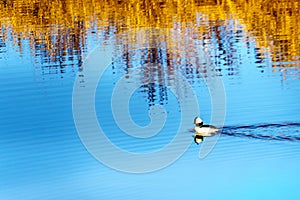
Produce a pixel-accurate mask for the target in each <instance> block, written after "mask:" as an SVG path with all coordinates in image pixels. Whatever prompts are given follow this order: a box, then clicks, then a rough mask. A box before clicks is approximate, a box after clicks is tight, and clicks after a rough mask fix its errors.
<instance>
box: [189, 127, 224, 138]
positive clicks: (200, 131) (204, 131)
mask: <svg viewBox="0 0 300 200" xmlns="http://www.w3.org/2000/svg"><path fill="white" fill-rule="evenodd" d="M194 130H195V133H196V135H201V136H212V135H213V134H215V133H217V132H218V131H219V129H217V128H216V127H213V126H207V127H205V126H202V127H199V126H196V127H195V129H194Z"/></svg>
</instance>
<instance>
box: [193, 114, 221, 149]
mask: <svg viewBox="0 0 300 200" xmlns="http://www.w3.org/2000/svg"><path fill="white" fill-rule="evenodd" d="M194 124H195V128H194V130H195V134H196V135H193V138H194V142H195V143H196V144H197V145H198V144H200V143H201V142H202V141H203V139H204V137H209V136H212V135H214V134H216V133H217V132H219V129H217V128H216V127H215V126H212V125H208V124H203V121H202V119H201V118H200V117H195V119H194Z"/></svg>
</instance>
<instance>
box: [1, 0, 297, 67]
mask: <svg viewBox="0 0 300 200" xmlns="http://www.w3.org/2000/svg"><path fill="white" fill-rule="evenodd" d="M299 4H300V3H299V1H297V0H280V1H271V0H247V1H246V0H126V1H125V0H106V1H94V0H76V1H75V0H54V1H46V0H23V1H18V0H2V1H1V3H0V17H1V19H2V20H1V21H0V25H1V27H2V33H0V34H2V38H3V39H2V40H3V41H4V42H5V41H6V40H7V39H8V38H7V35H10V34H9V32H11V35H12V38H13V40H14V43H15V45H16V46H19V48H20V51H22V46H21V43H20V42H19V41H20V40H22V39H28V40H29V41H30V48H31V49H32V50H33V51H34V52H35V55H36V56H41V57H43V58H45V57H46V58H47V59H48V61H49V62H62V61H63V59H65V58H64V57H65V56H68V57H67V58H66V59H69V60H71V61H72V60H73V61H74V59H75V60H77V61H76V63H77V64H80V63H81V62H82V59H83V58H82V56H83V55H84V53H83V52H84V49H85V45H86V42H85V40H86V37H87V35H88V34H89V33H94V32H95V33H96V32H99V31H102V32H104V39H107V38H108V37H109V35H111V34H118V33H120V34H121V33H123V32H124V31H127V30H131V29H134V28H143V27H159V28H173V29H177V30H180V31H181V34H182V37H191V38H193V39H195V40H202V41H203V44H204V45H205V42H206V40H207V39H210V38H211V37H212V35H215V36H216V38H217V40H218V43H219V44H221V46H222V38H223V37H224V36H223V35H220V33H221V32H220V30H221V29H222V27H223V26H228V23H229V21H233V24H231V25H229V26H230V28H232V29H233V30H234V31H236V34H238V32H239V31H246V32H247V34H250V35H252V36H254V37H255V40H256V42H257V49H256V55H257V62H258V63H259V62H262V63H263V62H264V60H265V59H266V57H267V56H268V55H270V57H271V61H272V64H273V65H274V67H275V66H287V67H288V66H297V65H299V59H300V52H299V51H300V42H299V40H300V39H299V34H300V26H299V20H300V13H299V12H300V10H299V9H300V5H299ZM203 16H205V18H206V19H205V20H204V19H201V18H203ZM240 25H241V26H242V28H241V27H238V26H240ZM187 30H190V32H189V33H187ZM175 39H176V38H175ZM170 42H176V41H170ZM185 47H186V48H193V47H190V46H189V45H188V44H185ZM221 50H222V49H221ZM229 50H230V48H229V49H227V50H225V49H223V50H222V51H226V58H225V60H226V62H225V64H226V65H228V66H229V65H231V64H233V63H232V62H234V61H233V59H232V57H234V56H235V55H233V54H234V52H231V53H229ZM188 51H189V50H187V52H188ZM78 55H79V56H78ZM62 57H63V59H62ZM47 59H46V61H45V62H48V61H47Z"/></svg>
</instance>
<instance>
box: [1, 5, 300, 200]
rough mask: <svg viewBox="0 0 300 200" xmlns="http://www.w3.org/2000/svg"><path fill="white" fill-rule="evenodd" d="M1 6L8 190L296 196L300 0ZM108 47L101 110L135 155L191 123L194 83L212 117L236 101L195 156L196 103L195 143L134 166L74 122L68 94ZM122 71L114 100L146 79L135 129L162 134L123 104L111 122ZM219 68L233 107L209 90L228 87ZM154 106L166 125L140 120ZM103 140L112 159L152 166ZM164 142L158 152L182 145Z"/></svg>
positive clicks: (8, 193) (50, 195)
mask: <svg viewBox="0 0 300 200" xmlns="http://www.w3.org/2000/svg"><path fill="white" fill-rule="evenodd" d="M125 5H126V6H125ZM0 9H1V12H0V16H1V22H0V23H1V30H0V77H1V78H0V81H1V87H0V130H1V131H0V133H1V134H0V199H20V198H22V199H41V198H42V199H57V198H59V199H74V198H80V199H108V198H111V199H124V198H128V199H139V198H141V197H143V198H145V199H162V198H167V199H171V198H172V199H182V198H186V199H200V198H203V199H241V198H243V199H269V198H272V199H282V198H286V199H297V197H298V196H299V192H298V190H297V189H298V187H297V185H298V180H299V176H298V173H297V172H298V169H299V163H300V160H299V158H300V157H299V155H300V154H299V152H300V146H299V142H300V141H299V139H300V138H299V137H300V125H299V123H300V114H299V113H300V103H299V100H298V99H299V97H300V81H299V66H300V59H299V58H300V51H299V47H300V46H299V37H298V36H299V25H298V23H299V16H300V15H299V14H298V13H299V2H297V1H280V2H269V1H262V2H260V1H255V2H254V1H253V2H251V1H242V0H239V1H229V0H226V1H209V0H207V1H185V2H182V1H145V2H136V1H111V2H109V3H107V2H100V3H99V2H89V1H85V0H83V1H76V2H72V1H63V2H53V3H49V2H44V1H39V2H29V1H28V2H27V1H22V2H17V1H9V2H8V1H2V2H1V3H0ZM12 14H13V15H12ZM149 27H156V28H155V29H153V28H149ZM140 30H143V31H142V32H141V31H140ZM99 45H100V47H101V48H104V50H103V52H102V53H101V56H100V58H99V61H98V63H97V65H98V64H99V65H100V63H104V60H108V61H109V65H108V66H107V68H106V70H105V71H104V73H103V76H102V77H101V79H100V81H99V84H98V85H97V88H96V89H95V111H96V117H97V120H98V121H99V124H100V126H101V128H102V129H103V131H104V132H105V135H106V137H107V138H108V139H109V140H110V141H112V142H113V143H114V144H115V145H117V146H118V147H120V148H122V149H124V150H126V151H127V152H131V153H144V154H147V153H148V154H151V153H155V152H158V151H161V150H162V149H163V148H164V147H165V145H166V144H170V143H171V142H172V139H174V138H175V135H176V133H177V131H178V129H179V127H180V122H182V119H181V118H180V116H181V114H182V113H183V110H182V107H181V105H180V101H179V99H184V100H185V102H187V103H186V104H184V105H192V103H191V102H192V96H191V95H190V92H191V91H192V92H194V93H195V96H196V97H197V99H198V105H199V109H200V115H201V117H202V119H203V120H204V122H206V123H211V122H214V120H215V118H214V117H212V116H213V115H214V112H217V113H219V114H220V113H221V114H222V111H223V110H225V111H226V116H225V122H224V128H223V134H222V135H221V136H220V138H217V136H215V137H213V138H206V139H205V142H209V140H214V139H218V140H217V143H216V145H215V146H214V148H213V150H212V151H211V152H210V153H209V154H208V155H207V156H206V157H205V158H204V159H199V150H200V149H202V150H203V148H204V147H203V146H204V144H201V145H199V146H197V145H195V144H193V143H192V140H193V138H192V137H191V136H192V133H191V132H189V129H190V128H193V124H192V122H193V117H194V115H193V117H192V118H191V119H184V120H186V121H190V124H188V125H186V126H184V127H183V128H184V130H186V131H184V132H182V135H184V139H183V140H184V141H190V143H191V145H189V146H188V149H187V151H185V152H184V153H183V155H182V156H181V157H180V158H179V159H178V160H176V162H174V163H173V164H172V165H169V166H167V167H166V168H163V169H161V170H158V171H155V172H152V173H146V174H130V173H124V172H120V171H118V170H114V169H111V168H109V167H107V166H106V165H105V164H103V163H101V162H99V161H98V160H96V159H95V158H94V157H93V155H91V154H90V153H89V152H88V151H87V149H86V147H85V146H84V145H83V143H82V142H81V140H80V137H79V135H78V129H76V127H75V122H74V116H73V114H74V113H73V109H72V98H74V96H72V95H73V87H74V83H75V82H76V81H79V83H80V86H82V87H88V86H89V83H91V81H92V82H93V80H91V79H90V78H89V76H88V73H87V70H88V69H87V67H86V66H87V65H86V64H85V62H86V60H87V59H88V58H89V57H88V56H89V55H91V53H92V52H93V50H94V49H95V48H96V47H98V46H99ZM177 73H180V74H181V75H182V76H183V77H184V78H185V80H186V81H187V83H188V84H187V83H185V84H183V82H180V79H178V76H177ZM122 77H124V81H125V83H126V84H121V86H122V87H121V88H122V90H119V91H117V92H118V93H117V94H118V95H117V98H116V99H117V101H116V103H117V106H119V107H118V109H117V110H119V109H121V108H122V104H119V103H122V102H125V99H126V94H127V92H126V91H129V89H130V84H131V83H141V87H139V88H138V89H137V90H136V91H134V93H133V94H132V96H131V98H130V100H129V102H128V108H129V112H130V116H131V118H132V120H133V121H134V122H135V123H136V124H137V125H138V126H140V127H138V126H137V127H135V128H136V129H137V130H143V131H137V135H136V136H138V137H145V136H146V135H147V134H153V136H152V137H149V138H134V137H132V136H131V135H130V133H132V132H133V131H134V130H135V129H134V128H133V127H131V126H129V129H130V131H129V135H128V133H127V134H126V132H124V131H122V128H126V125H132V124H130V123H124V122H125V120H126V119H127V118H126V114H125V113H124V114H122V113H121V114H120V115H118V116H117V117H119V118H118V119H119V120H117V122H116V121H115V120H114V117H116V116H114V113H113V109H112V108H111V98H112V95H113V94H114V89H115V87H116V86H118V83H119V82H118V81H119V80H120V79H121V78H122ZM216 80H222V83H223V84H224V89H225V94H226V107H224V106H222V105H223V104H222V102H223V101H224V99H218V101H217V103H218V104H217V105H215V104H214V102H213V101H211V97H212V96H214V95H215V94H214V93H215V92H216V91H218V90H217V88H214V87H212V89H210V88H208V87H207V83H209V84H213V83H215V82H216ZM190 87H191V88H192V89H191V88H190ZM172 89H174V90H176V94H174V93H173V92H172ZM82 91H84V92H85V91H86V90H84V89H83V90H82ZM86 94H87V95H88V93H86ZM176 95H177V96H176ZM73 100H74V99H73ZM82 105H86V104H85V103H84V102H82ZM120 105H121V106H120ZM156 105H160V106H161V107H159V106H156ZM162 108H163V109H162ZM153 109H154V110H153ZM151 110H152V111H151ZM85 111H86V110H83V113H84V114H86V113H85ZM185 111H186V112H187V113H191V114H193V113H195V115H196V114H197V113H198V110H197V109H196V108H195V107H193V106H187V107H185ZM149 112H150V113H151V115H150V116H149V115H148V114H149ZM151 116H152V117H154V118H153V119H155V117H158V118H157V119H158V121H156V123H158V124H161V123H164V125H163V126H162V127H160V126H159V125H157V124H154V125H153V126H151V128H148V129H143V126H147V125H149V123H150V121H151V119H150V117H151ZM215 121H217V122H218V123H219V122H220V120H215ZM89 123H90V121H89V120H87V121H86V127H87V128H90V125H89ZM221 125H222V124H221ZM120 126H122V127H120ZM156 133H157V134H156ZM155 134H156V135H155ZM185 135H186V137H185ZM184 141H183V142H182V143H184ZM97 145H99V146H103V144H102V143H100V144H97ZM177 145H179V146H180V145H181V143H180V142H179V143H178V144H177ZM103 152H104V153H105V155H107V156H108V157H109V159H110V160H111V161H115V162H116V163H117V162H121V163H122V162H124V163H126V164H128V165H129V167H132V168H134V167H136V166H139V165H141V166H142V165H143V163H140V162H131V163H129V162H130V160H125V158H124V157H122V156H120V155H121V154H118V155H116V154H114V153H113V152H111V151H108V152H106V150H105V149H104V151H103ZM168 153H169V154H166V155H167V157H162V158H159V159H157V157H155V158H153V163H154V161H155V162H157V163H158V164H159V163H160V162H159V161H160V160H168V159H170V158H171V157H172V156H173V155H175V154H176V153H178V152H177V150H176V149H173V150H172V151H169V152H168ZM150 161H151V160H150ZM145 163H146V162H145ZM154 164H155V163H154ZM130 165H131V166H130Z"/></svg>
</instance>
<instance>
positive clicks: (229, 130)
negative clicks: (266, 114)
mask: <svg viewBox="0 0 300 200" xmlns="http://www.w3.org/2000/svg"><path fill="white" fill-rule="evenodd" d="M275 128H277V129H275ZM284 128H285V129H286V130H284ZM295 128H296V130H291V129H295ZM264 129H265V130H266V131H271V132H268V134H262V133H257V132H258V131H263V130H264ZM284 132H288V133H289V134H286V133H284ZM292 132H295V134H296V135H295V134H291V133H292ZM297 133H298V134H297ZM221 134H223V135H227V136H235V137H245V138H250V139H260V140H267V141H270V140H271V141H300V123H299V122H285V123H280V124H279V123H272V124H256V125H241V126H224V127H222V133H221Z"/></svg>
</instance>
